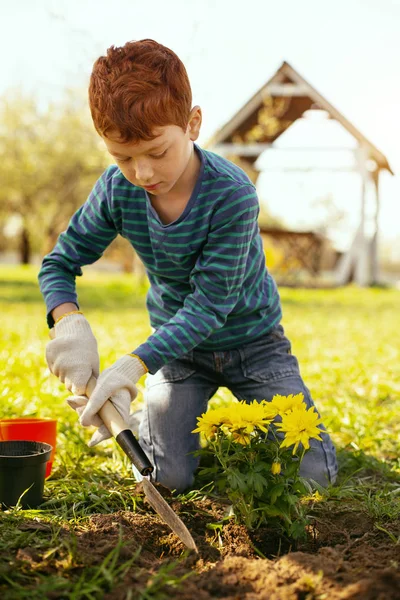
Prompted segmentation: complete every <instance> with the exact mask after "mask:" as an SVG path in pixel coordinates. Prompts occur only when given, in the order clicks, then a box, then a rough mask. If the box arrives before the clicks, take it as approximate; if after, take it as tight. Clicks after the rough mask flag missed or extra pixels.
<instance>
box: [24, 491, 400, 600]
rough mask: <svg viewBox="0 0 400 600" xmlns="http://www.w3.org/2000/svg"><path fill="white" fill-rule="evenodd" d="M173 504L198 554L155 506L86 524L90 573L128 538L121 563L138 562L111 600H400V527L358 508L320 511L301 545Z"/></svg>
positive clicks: (199, 505)
mask: <svg viewBox="0 0 400 600" xmlns="http://www.w3.org/2000/svg"><path fill="white" fill-rule="evenodd" d="M136 493H137V492H136ZM168 501H169V503H170V505H171V506H172V508H173V509H174V510H175V511H176V512H177V513H178V514H179V515H180V517H181V518H182V520H183V521H184V522H185V524H186V526H187V527H188V529H189V530H190V532H191V533H192V535H193V537H194V539H195V542H196V544H197V547H198V550H199V553H198V555H196V554H195V553H194V552H190V551H187V550H185V547H184V546H183V544H182V543H181V542H180V540H179V539H178V538H177V536H176V535H175V534H174V533H172V532H171V531H170V529H169V528H168V526H167V525H165V524H164V523H163V522H162V521H161V519H160V518H159V517H158V516H157V515H156V514H155V513H154V512H153V511H152V509H151V508H150V507H149V508H148V511H147V509H146V510H143V512H142V513H138V512H136V513H133V512H125V511H121V512H117V513H113V514H109V515H104V514H95V515H92V516H91V517H90V520H89V522H88V523H85V524H84V525H76V527H75V530H74V531H75V534H76V536H77V551H78V555H79V556H80V560H81V564H82V565H83V566H84V565H95V564H100V563H101V562H102V561H103V560H104V558H105V557H106V556H107V554H109V553H110V551H111V550H113V549H115V547H116V546H117V545H118V542H119V540H120V539H121V537H122V540H123V545H122V547H121V550H120V553H119V557H118V561H119V563H120V564H121V565H122V564H123V563H126V562H127V561H128V560H129V559H132V561H133V562H132V564H131V566H130V567H129V568H128V570H127V571H126V573H125V575H124V577H123V581H122V582H121V583H120V584H119V585H117V586H116V587H115V586H114V587H113V588H112V591H110V592H109V593H106V594H105V595H104V599H105V600H127V599H128V598H130V599H132V600H135V599H137V598H160V597H165V598H171V599H174V600H175V599H176V600H193V599H196V600H209V599H214V598H219V599H224V600H267V599H268V600H345V599H346V600H350V599H351V600H358V599H360V600H399V599H400V572H399V564H400V545H399V544H395V543H394V541H393V540H395V539H398V537H399V535H400V523H399V522H397V523H396V522H395V523H393V521H392V522H391V523H390V524H389V525H388V526H387V529H386V527H385V529H386V532H385V531H382V530H380V529H377V528H376V527H375V525H374V522H373V521H372V520H371V518H369V517H368V516H367V515H365V514H363V512H362V510H360V507H359V506H357V505H356V504H355V505H354V506H353V507H351V506H349V505H348V503H346V507H345V509H343V508H342V507H341V506H340V504H339V502H338V504H337V505H334V507H333V508H332V506H330V509H329V513H327V512H326V510H327V509H326V507H324V508H318V507H311V508H313V513H314V515H315V518H314V522H313V524H312V526H310V528H309V531H308V535H307V539H306V540H303V541H302V542H299V543H297V546H294V545H293V544H292V545H291V544H290V542H289V541H288V540H282V536H279V535H277V533H276V532H274V531H272V530H269V529H259V530H258V531H256V532H254V533H248V532H247V530H246V529H245V528H244V527H243V526H239V525H236V524H234V523H233V522H232V521H229V522H227V523H226V524H224V525H220V526H218V522H220V521H221V520H222V518H223V516H224V513H225V509H226V506H224V505H223V504H221V503H219V502H217V501H213V500H211V499H202V500H197V501H190V502H187V503H185V504H181V503H179V502H177V501H174V500H173V498H170V499H169V500H168ZM323 504H324V503H322V504H321V507H322V505H323ZM215 524H217V526H216V525H215ZM389 534H391V535H392V536H393V537H392V539H391V536H390V535H389ZM20 553H21V554H20V556H19V558H20V559H21V560H25V561H26V560H28V561H29V560H30V561H34V560H35V556H34V555H32V552H31V549H30V548H25V549H21V550H20ZM178 559H179V560H178ZM36 560H37V558H36ZM144 590H146V591H147V595H146V594H145V595H144V594H143V591H144ZM164 594H165V595H164Z"/></svg>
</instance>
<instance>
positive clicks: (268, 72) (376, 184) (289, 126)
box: [0, 0, 400, 287]
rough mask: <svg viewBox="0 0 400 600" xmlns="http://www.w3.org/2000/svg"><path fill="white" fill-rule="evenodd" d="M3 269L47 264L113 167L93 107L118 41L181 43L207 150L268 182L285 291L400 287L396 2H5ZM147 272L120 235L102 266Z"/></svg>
mask: <svg viewBox="0 0 400 600" xmlns="http://www.w3.org/2000/svg"><path fill="white" fill-rule="evenodd" d="M0 22H1V32H2V35H1V36H0V51H1V56H2V69H1V72H0V181H1V186H0V262H1V263H3V264H18V263H22V264H29V263H30V264H39V263H40V261H41V258H42V256H43V254H44V253H46V252H48V251H49V250H50V249H51V248H52V246H53V245H54V243H55V241H56V239H57V236H58V234H59V233H60V231H62V230H63V229H64V228H65V227H66V225H67V223H68V220H69V218H70V216H71V215H72V213H73V212H74V211H75V210H76V209H77V208H78V207H79V206H80V205H81V204H82V203H83V202H84V201H85V199H86V197H87V195H88V193H89V192H90V189H91V187H92V186H93V184H94V182H95V180H96V179H97V177H98V176H99V175H100V174H101V172H102V171H103V170H104V168H106V167H107V166H108V164H110V159H109V156H108V155H107V154H106V152H105V149H104V147H103V144H102V142H101V140H100V139H99V137H98V136H97V134H96V133H95V131H94V129H93V126H92V123H91V119H90V114H89V110H88V106H87V86H88V80H89V76H90V72H91V68H92V65H93V62H94V61H95V60H96V58H97V57H98V56H99V55H101V54H104V53H105V51H106V49H107V48H108V47H109V46H110V45H123V44H124V43H125V42H126V41H128V40H135V39H142V38H153V39H155V40H157V41H159V42H161V43H163V44H165V45H167V46H169V47H170V48H172V49H173V50H174V51H175V52H176V53H177V54H178V55H179V56H180V58H181V59H182V60H183V62H184V63H185V65H186V68H187V70H188V73H189V77H190V79H191V83H192V88H193V100H194V103H195V104H199V105H200V106H201V107H202V109H203V116H204V124H203V128H202V132H201V137H200V140H199V143H200V145H202V146H203V147H206V148H208V149H210V150H213V151H215V152H219V153H221V154H224V155H225V156H228V157H229V158H230V159H232V160H234V161H235V162H238V164H240V165H241V166H242V167H243V168H244V169H245V170H246V171H247V172H248V173H249V175H250V177H251V178H252V179H253V181H254V182H255V183H256V185H257V190H258V193H259V198H260V204H261V214H260V228H261V231H262V233H263V239H264V243H265V251H266V260H267V265H268V266H269V268H270V269H271V270H272V271H273V272H274V274H275V277H276V278H277V280H278V281H279V282H281V283H284V284H287V285H298V286H313V287H326V286H328V287H330V286H337V285H342V284H346V283H349V282H352V281H355V282H356V283H357V284H359V285H360V286H371V285H394V286H398V285H399V282H400V231H399V226H398V223H399V214H400V211H399V202H400V176H399V173H400V144H399V139H400V118H399V106H400V79H399V77H398V65H399V64H400V43H399V37H398V32H399V26H400V0H379V2H378V0H335V2H331V1H326V2H321V1H320V0H303V2H301V3H300V2H296V1H295V0H286V1H281V2H276V0H275V1H271V0H247V1H246V3H243V2H239V0H203V1H202V2H201V3H200V2H191V1H190V0H186V1H184V0H170V1H169V2H165V1H161V0H153V1H152V2H148V3H145V2H142V1H140V2H139V1H138V0H129V1H128V0H114V1H113V2H105V1H103V0H97V1H93V0H80V1H78V0H68V2H66V1H64V0H57V1H54V0H35V1H33V2H32V1H29V0H14V2H13V3H10V2H6V1H5V0H3V1H2V2H1V3H0ZM95 267H96V268H98V269H102V270H114V271H132V270H134V271H137V272H139V273H140V272H141V265H140V263H139V261H138V259H137V258H136V257H135V255H134V253H133V250H132V249H131V248H129V247H128V246H127V245H126V244H125V242H124V240H121V239H119V240H117V241H116V242H115V243H114V244H113V245H112V247H110V248H109V249H108V250H107V252H106V253H105V256H104V257H103V258H102V259H101V260H100V261H99V262H98V264H97V265H96V266H95Z"/></svg>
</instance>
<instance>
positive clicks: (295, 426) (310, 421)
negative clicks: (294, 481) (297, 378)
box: [277, 406, 322, 454]
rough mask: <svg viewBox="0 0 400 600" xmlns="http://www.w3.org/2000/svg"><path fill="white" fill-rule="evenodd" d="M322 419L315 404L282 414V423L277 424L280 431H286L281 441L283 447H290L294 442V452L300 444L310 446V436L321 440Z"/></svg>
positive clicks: (306, 448) (306, 447)
mask: <svg viewBox="0 0 400 600" xmlns="http://www.w3.org/2000/svg"><path fill="white" fill-rule="evenodd" d="M321 421H322V419H321V418H320V417H319V416H318V413H317V412H316V410H315V409H314V407H313V406H311V408H309V409H308V410H304V409H303V408H297V409H295V410H293V411H292V412H289V413H287V414H284V415H282V423H279V424H278V425H277V428H278V430H279V431H281V432H284V433H285V439H284V440H283V442H282V443H281V445H280V447H281V448H285V447H286V448H288V447H289V446H291V445H292V444H294V448H293V454H295V453H296V450H297V448H298V446H299V444H302V445H303V447H304V448H305V450H308V448H309V447H310V443H309V440H310V438H315V439H316V440H321V437H320V433H321V429H320V428H319V427H318V425H319V424H320V423H321Z"/></svg>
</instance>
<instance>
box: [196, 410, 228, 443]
mask: <svg viewBox="0 0 400 600" xmlns="http://www.w3.org/2000/svg"><path fill="white" fill-rule="evenodd" d="M226 420H227V409H226V408H225V407H224V408H214V409H211V410H208V411H207V412H205V413H203V414H202V415H201V416H200V417H198V418H197V427H196V429H193V431H192V433H203V434H204V435H205V437H206V438H210V439H212V438H213V437H215V435H216V433H217V431H218V427H220V426H221V425H222V424H223V423H225V422H226Z"/></svg>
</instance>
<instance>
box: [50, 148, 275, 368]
mask: <svg viewBox="0 0 400 600" xmlns="http://www.w3.org/2000/svg"><path fill="white" fill-rule="evenodd" d="M196 151H197V152H198V153H199V156H200V158H201V170H200V173H199V176H198V179H197V183H196V185H195V188H194V190H193V193H192V195H191V197H190V199H189V202H188V204H187V206H186V208H185V210H184V211H183V213H182V214H181V215H180V217H179V218H178V219H177V220H176V221H174V222H172V223H169V224H168V225H164V224H162V222H161V221H160V219H159V217H158V215H157V213H156V212H155V210H154V209H153V207H152V205H151V203H150V201H149V198H148V196H147V193H146V191H145V190H143V189H142V188H139V187H136V186H134V185H132V184H131V183H129V182H128V181H127V180H126V179H125V177H124V176H123V175H122V173H121V171H120V170H119V168H118V167H117V166H111V167H109V168H108V169H107V170H106V171H105V172H104V173H103V175H102V176H101V177H100V178H99V180H98V181H97V182H96V184H95V186H94V188H93V190H92V192H91V194H90V196H89V198H88V200H87V201H86V202H85V204H84V205H83V206H82V207H81V208H80V209H79V210H78V211H77V212H76V213H75V214H74V216H73V217H72V219H71V221H70V223H69V226H68V228H67V230H66V231H64V232H63V233H62V234H61V235H60V237H59V239H58V241H57V244H56V246H55V247H54V249H53V250H52V252H50V254H48V255H47V256H46V257H45V258H44V260H43V264H42V268H41V270H40V273H39V283H40V288H41V291H42V293H43V295H44V298H45V301H46V306H47V311H48V323H49V326H52V325H53V319H52V317H51V314H50V313H51V311H52V310H53V309H54V308H55V307H56V306H58V305H59V304H62V303H64V302H74V303H75V304H78V301H77V295H76V289H75V277H76V276H77V275H81V274H82V271H81V266H83V265H87V264H91V263H93V262H95V261H96V260H97V259H98V258H100V257H101V255H102V253H103V252H104V250H105V249H106V248H107V246H108V245H109V244H110V243H111V242H112V240H113V239H114V238H115V237H116V236H117V235H118V234H120V235H121V236H123V237H124V238H126V239H127V240H129V242H130V243H131V244H132V246H133V247H134V249H135V251H136V252H137V254H138V255H139V257H140V258H141V260H142V261H143V263H144V266H145V268H146V271H147V275H148V278H149V281H150V289H149V292H148V296H147V308H148V311H149V315H150V322H151V325H152V327H153V328H154V329H155V332H154V333H153V334H152V335H151V336H150V337H149V338H148V339H147V340H146V341H145V342H144V343H142V344H141V345H140V346H139V347H137V348H135V349H133V350H132V352H133V353H134V354H136V355H137V356H139V357H140V358H141V359H142V360H143V361H144V363H145V364H146V365H147V367H148V369H149V371H150V373H155V372H156V371H157V370H158V369H159V368H160V367H162V366H163V365H164V364H166V363H168V362H170V361H171V360H173V359H175V358H178V357H180V356H182V355H184V354H185V353H187V352H189V351H190V350H191V349H193V348H198V349H200V350H220V351H223V350H229V349H232V348H238V347H240V346H242V345H244V344H248V343H250V342H251V341H252V340H254V339H257V338H259V337H261V336H262V335H265V334H266V333H268V332H269V331H270V330H271V329H272V328H273V327H274V326H275V325H276V324H277V323H278V322H279V321H280V319H281V305H280V299H279V294H278V292H277V289H276V285H275V282H274V280H273V279H272V277H271V275H270V274H269V273H268V271H267V269H266V266H265V256H264V252H263V246H262V240H261V236H260V233H259V227H258V220H257V218H258V212H259V205H258V199H257V195H256V191H255V188H254V185H253V184H252V183H251V182H250V180H249V179H248V177H247V175H246V174H245V173H244V172H243V171H242V170H241V169H240V168H239V167H237V166H236V165H234V164H232V163H231V162H229V161H227V160H226V159H224V158H221V157H220V156H218V155H216V154H214V153H212V152H208V151H205V150H202V149H200V148H199V147H198V146H196Z"/></svg>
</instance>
